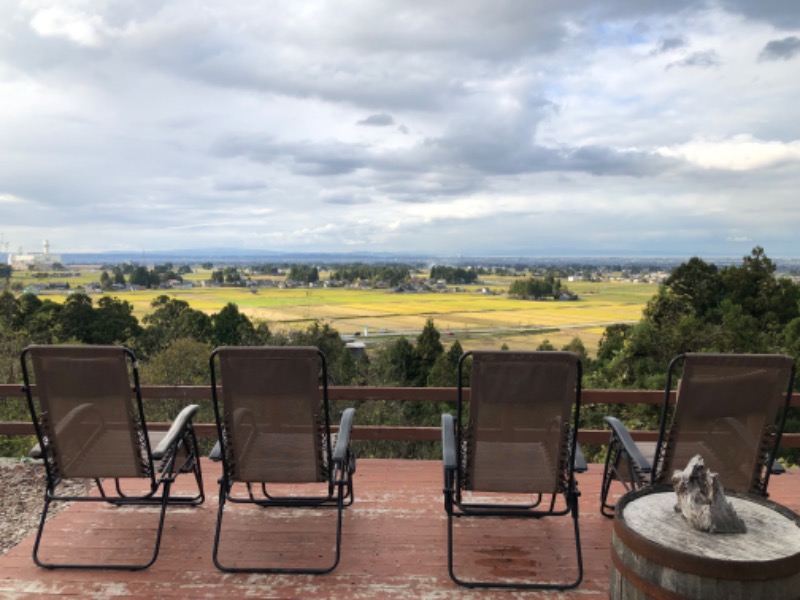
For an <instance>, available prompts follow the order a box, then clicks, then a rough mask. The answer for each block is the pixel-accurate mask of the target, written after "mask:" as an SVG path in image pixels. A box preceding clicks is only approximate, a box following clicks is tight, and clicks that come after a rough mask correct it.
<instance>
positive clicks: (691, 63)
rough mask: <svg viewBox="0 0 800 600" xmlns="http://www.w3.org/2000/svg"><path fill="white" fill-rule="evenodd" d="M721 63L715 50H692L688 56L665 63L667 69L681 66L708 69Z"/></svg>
mask: <svg viewBox="0 0 800 600" xmlns="http://www.w3.org/2000/svg"><path fill="white" fill-rule="evenodd" d="M721 64H722V60H721V59H720V57H719V54H717V52H716V51H715V50H702V51H698V52H692V53H691V54H690V55H689V56H687V57H686V58H684V59H682V60H676V61H674V62H671V63H669V64H668V65H667V69H674V68H681V67H700V68H703V69H708V68H711V67H718V66H719V65H721Z"/></svg>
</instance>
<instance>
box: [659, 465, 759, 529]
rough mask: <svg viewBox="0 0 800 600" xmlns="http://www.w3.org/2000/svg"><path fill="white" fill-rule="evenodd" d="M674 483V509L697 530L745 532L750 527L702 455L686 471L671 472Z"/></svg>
mask: <svg viewBox="0 0 800 600" xmlns="http://www.w3.org/2000/svg"><path fill="white" fill-rule="evenodd" d="M672 485H673V486H674V488H675V494H676V495H677V496H678V503H677V504H676V505H675V511H676V512H680V513H681V514H683V517H684V518H685V519H686V520H687V521H688V522H689V524H690V525H691V526H692V527H694V528H695V529H697V530H698V531H707V532H708V533H745V532H746V531H747V527H746V526H745V524H744V522H743V521H742V520H741V519H740V518H739V515H738V514H736V510H734V508H733V506H732V505H731V503H730V502H728V500H727V499H726V498H725V492H724V491H723V489H722V484H721V483H720V482H719V476H718V475H717V474H716V473H712V472H711V471H708V470H707V469H706V465H705V462H704V461H703V457H702V456H700V455H699V454H697V455H696V456H694V457H693V458H692V460H690V461H689V464H688V465H687V466H686V468H685V469H684V470H683V471H675V472H674V473H673V474H672Z"/></svg>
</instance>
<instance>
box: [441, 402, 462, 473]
mask: <svg viewBox="0 0 800 600" xmlns="http://www.w3.org/2000/svg"><path fill="white" fill-rule="evenodd" d="M442 461H443V462H444V468H445V470H455V469H456V467H457V466H458V465H457V464H456V427H455V420H454V419H453V415H451V414H447V413H445V414H443V415H442Z"/></svg>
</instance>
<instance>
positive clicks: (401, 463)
mask: <svg viewBox="0 0 800 600" xmlns="http://www.w3.org/2000/svg"><path fill="white" fill-rule="evenodd" d="M203 468H204V476H205V480H206V491H207V494H208V498H207V500H206V503H205V504H204V505H203V506H202V507H200V508H196V509H189V508H171V509H168V512H167V517H166V527H165V531H164V539H163V543H162V547H161V553H160V556H159V558H158V561H157V562H156V563H155V565H153V566H152V567H151V568H150V569H148V570H146V571H142V572H127V571H125V572H111V571H88V570H78V571H65V570H56V571H49V570H45V569H40V568H37V567H36V566H35V565H34V564H33V561H32V560H31V550H32V547H33V536H29V537H28V538H27V539H26V540H25V541H23V542H22V543H21V544H19V545H18V546H17V547H15V548H14V549H12V550H11V551H10V552H9V553H8V554H6V555H5V556H2V557H0V597H3V598H41V597H55V596H64V597H69V596H75V597H82V598H87V597H96V598H123V597H124V598H142V599H145V598H147V599H151V598H164V597H168V598H227V597H230V598H243V597H245V598H246V597H251V598H315V597H319V598H387V597H388V598H436V599H439V598H471V597H474V598H477V597H487V596H490V595H491V596H492V597H546V598H604V597H606V594H607V588H608V569H609V564H610V554H609V545H610V540H611V521H609V520H608V519H605V518H603V517H601V516H600V514H599V512H598V490H599V485H600V473H601V468H602V467H601V466H600V465H591V467H590V470H589V472H588V473H584V474H581V475H579V478H578V481H579V486H580V489H581V492H582V497H581V518H580V524H581V536H582V547H583V554H584V568H585V574H584V582H583V583H582V584H581V586H580V587H579V588H578V589H577V590H575V591H571V592H528V593H523V592H504V591H495V590H492V591H485V590H483V591H471V590H467V589H465V588H461V587H458V586H456V585H455V584H454V583H452V582H451V581H450V578H449V577H448V574H447V566H446V565H447V563H446V533H447V529H446V519H445V514H444V510H443V508H442V492H441V487H442V470H441V463H439V462H435V461H410V460H361V461H359V464H358V472H357V473H356V475H355V477H356V479H355V482H356V503H355V504H354V505H353V506H352V507H351V508H349V509H347V510H346V512H345V517H344V525H343V536H344V539H343V544H342V559H341V562H340V564H339V566H338V568H337V569H336V570H335V571H334V572H333V573H330V574H328V575H320V576H311V575H248V574H224V573H221V572H220V571H218V570H217V569H216V568H215V567H214V565H213V563H212V561H211V549H212V544H213V532H214V521H215V517H216V509H217V500H216V487H217V486H216V480H217V477H218V476H219V472H220V470H219V466H218V465H216V464H212V463H210V462H208V461H204V462H203ZM184 477H186V476H184ZM187 481H188V478H187ZM770 491H771V499H772V500H775V501H777V502H780V503H782V504H784V505H786V506H788V507H789V508H791V509H792V510H795V511H800V470H798V469H792V470H790V471H789V473H787V474H785V475H782V476H780V477H775V478H773V479H772V481H771V483H770ZM319 512H320V511H316V512H314V513H308V512H301V514H300V516H305V517H308V518H306V519H302V520H301V519H299V518H296V513H297V511H295V512H294V513H292V512H286V511H284V512H281V513H278V514H277V515H274V516H270V514H272V513H270V511H259V510H253V509H250V510H248V511H246V514H243V515H242V518H237V519H231V521H230V522H229V524H230V525H231V529H230V532H231V535H230V537H228V538H227V539H225V540H223V544H224V548H223V550H224V551H225V552H226V553H227V556H229V557H230V558H232V559H236V560H246V559H247V558H248V556H254V557H256V558H262V557H267V556H271V557H272V558H284V559H286V558H290V555H291V554H293V553H297V552H298V551H299V552H300V557H301V558H306V559H309V558H310V559H312V560H314V559H316V558H317V557H318V556H319V555H320V554H323V553H324V551H325V550H327V548H329V547H330V545H331V542H332V536H331V534H330V533H328V532H330V531H332V528H333V524H334V521H333V520H332V518H333V516H334V512H333V511H322V514H318V513H319ZM267 513H270V514H267ZM154 517H155V514H154V513H153V510H152V509H144V510H143V509H130V508H125V509H119V508H111V507H107V506H103V505H98V504H76V505H73V506H71V507H69V508H67V509H66V510H65V511H63V512H61V513H60V514H59V515H58V516H56V517H55V519H54V521H53V523H52V524H51V527H53V529H52V531H53V535H52V537H51V538H50V541H51V542H55V544H56V547H58V546H59V545H62V546H63V545H67V544H73V545H74V544H75V540H80V541H79V543H78V544H77V545H74V547H73V548H71V549H70V550H69V554H70V557H71V558H73V559H82V558H89V559H95V560H97V561H100V560H102V556H103V555H104V554H106V552H107V550H108V548H111V547H117V546H120V547H126V546H130V545H134V546H136V545H137V544H139V545H140V546H145V545H146V544H148V543H149V540H150V539H151V537H150V534H151V532H152V529H150V527H151V525H153V524H154ZM264 519H269V521H264ZM471 521H473V522H474V521H475V520H474V519H473V520H471ZM481 521H482V522H481V523H480V524H479V525H463V526H462V527H461V529H459V530H458V532H459V533H460V534H461V537H460V539H461V540H462V541H463V547H464V548H465V549H466V551H465V553H464V554H461V555H459V556H457V561H459V563H458V564H460V565H462V567H461V572H463V573H465V574H469V573H478V572H480V573H485V574H491V573H495V574H498V573H499V574H503V573H505V574H509V573H515V572H516V569H518V568H522V569H524V570H525V571H527V572H529V573H535V574H536V575H537V576H541V577H544V578H547V577H548V576H550V575H557V574H559V572H560V571H561V570H562V568H563V567H566V568H567V572H566V573H565V574H564V575H565V576H566V577H568V576H570V575H571V573H572V570H571V569H572V568H573V565H574V546H573V544H572V540H571V523H570V519H569V518H563V517H561V518H550V519H545V520H541V521H531V522H526V523H523V524H522V525H520V524H519V521H513V522H512V521H502V520H496V519H488V520H487V519H484V520H481ZM309 522H311V523H312V525H311V527H316V526H318V527H324V526H327V530H326V533H325V534H323V535H319V536H312V535H311V533H310V531H309V530H310V526H309V525H308V523H309ZM507 524H509V525H511V527H504V526H505V525H507ZM112 528H114V529H112ZM87 532H88V533H87ZM290 532H291V533H294V534H295V537H293V538H289V537H288V536H289V534H290ZM79 535H80V536H83V537H80V538H79ZM139 538H146V539H141V540H140V541H141V543H139V542H138V541H137V540H139ZM46 541H47V540H46ZM311 544H314V546H313V548H310V545H311ZM309 548H310V549H311V552H309ZM320 548H322V550H320ZM322 558H323V559H325V558H327V557H325V556H323V557H322Z"/></svg>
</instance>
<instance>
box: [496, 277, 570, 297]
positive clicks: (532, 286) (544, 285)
mask: <svg viewBox="0 0 800 600" xmlns="http://www.w3.org/2000/svg"><path fill="white" fill-rule="evenodd" d="M567 292H568V290H567V288H566V287H562V285H561V280H560V279H559V278H557V277H555V276H554V275H553V274H552V273H548V274H547V275H545V276H544V277H541V278H539V277H528V278H527V279H518V280H516V281H514V282H513V283H512V284H511V286H510V287H509V288H508V295H509V296H514V297H516V298H522V299H523V300H542V299H543V298H554V299H558V298H560V297H561V296H562V294H565V293H567Z"/></svg>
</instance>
